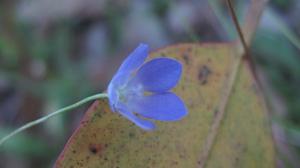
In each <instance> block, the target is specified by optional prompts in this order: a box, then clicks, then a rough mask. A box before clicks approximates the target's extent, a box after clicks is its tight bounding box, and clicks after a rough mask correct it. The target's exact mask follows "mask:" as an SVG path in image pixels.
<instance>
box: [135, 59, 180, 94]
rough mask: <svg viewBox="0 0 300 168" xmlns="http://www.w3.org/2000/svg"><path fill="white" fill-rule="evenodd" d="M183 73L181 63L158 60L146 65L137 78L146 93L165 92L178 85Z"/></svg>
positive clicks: (170, 60) (139, 71)
mask: <svg viewBox="0 0 300 168" xmlns="http://www.w3.org/2000/svg"><path fill="white" fill-rule="evenodd" d="M181 71H182V66H181V63H180V62H178V61H176V60H175V59H170V58H156V59H153V60H151V61H149V62H147V63H146V64H144V65H143V66H142V67H141V68H140V69H139V70H138V72H137V74H136V77H135V78H136V80H137V81H138V82H140V83H141V84H142V85H143V87H144V89H145V90H146V91H151V92H164V91H168V90H170V89H172V88H173V87H174V86H175V85H176V84H177V82H178V80H179V79H180V76H181Z"/></svg>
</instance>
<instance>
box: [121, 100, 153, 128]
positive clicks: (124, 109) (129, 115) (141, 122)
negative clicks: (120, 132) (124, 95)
mask: <svg viewBox="0 0 300 168" xmlns="http://www.w3.org/2000/svg"><path fill="white" fill-rule="evenodd" d="M118 111H119V113H120V114H121V115H123V116H124V117H126V118H127V119H128V120H130V121H132V122H133V123H135V125H137V126H139V127H141V128H142V129H144V130H147V131H150V130H153V129H155V125H154V123H153V122H151V121H148V120H144V119H141V118H139V117H137V116H136V115H134V114H133V113H131V112H130V111H129V110H128V108H127V107H126V106H124V105H121V104H118Z"/></svg>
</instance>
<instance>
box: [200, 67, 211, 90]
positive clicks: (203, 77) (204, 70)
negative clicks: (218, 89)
mask: <svg viewBox="0 0 300 168" xmlns="http://www.w3.org/2000/svg"><path fill="white" fill-rule="evenodd" d="M210 74H211V70H210V68H209V67H207V66H206V65H203V66H202V67H201V68H200V70H199V73H198V79H199V81H200V83H201V85H205V84H206V83H207V80H208V76H209V75H210Z"/></svg>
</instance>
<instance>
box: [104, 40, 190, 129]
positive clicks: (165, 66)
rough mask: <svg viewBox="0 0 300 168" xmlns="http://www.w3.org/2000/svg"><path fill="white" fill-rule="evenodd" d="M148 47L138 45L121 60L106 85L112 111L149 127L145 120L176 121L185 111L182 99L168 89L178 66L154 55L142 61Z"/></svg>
mask: <svg viewBox="0 0 300 168" xmlns="http://www.w3.org/2000/svg"><path fill="white" fill-rule="evenodd" d="M148 50H149V47H148V45H146V44H140V45H139V46H138V47H137V48H136V49H135V50H134V51H133V52H132V53H131V54H130V55H129V56H128V57H127V58H126V59H125V61H124V62H123V63H122V65H121V66H120V68H119V69H118V71H117V73H116V74H115V75H114V77H113V78H112V80H111V82H110V83H109V85H108V98H109V103H110V106H111V109H112V111H114V112H119V113H120V114H121V115H123V116H124V117H126V118H127V119H129V120H130V121H132V122H134V123H135V124H136V125H137V126H139V127H141V128H143V129H145V130H152V129H154V128H155V125H154V123H153V122H152V121H149V120H147V119H154V120H160V121H176V120H180V119H181V118H183V117H184V116H185V115H186V114H187V109H186V107H185V105H184V103H183V102H182V100H181V99H180V98H179V97H177V96H176V95H175V94H174V93H171V92H170V89H172V88H173V87H174V86H175V85H176V84H177V82H178V81H179V79H180V76H181V72H182V65H181V63H180V62H178V61H176V60H175V59H171V58H155V59H152V60H150V61H148V62H146V63H144V62H145V60H146V58H147V56H148Z"/></svg>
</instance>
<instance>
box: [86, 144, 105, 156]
mask: <svg viewBox="0 0 300 168" xmlns="http://www.w3.org/2000/svg"><path fill="white" fill-rule="evenodd" d="M102 150H103V146H102V145H101V144H90V145H89V151H90V152H91V153H92V154H99V153H100V154H101V152H102Z"/></svg>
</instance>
